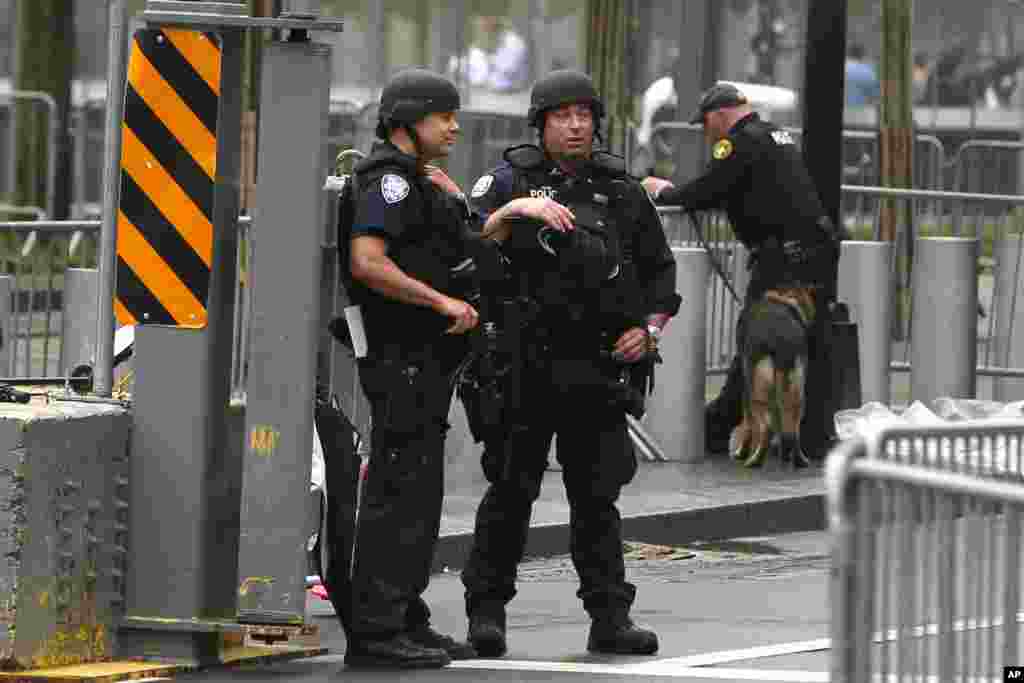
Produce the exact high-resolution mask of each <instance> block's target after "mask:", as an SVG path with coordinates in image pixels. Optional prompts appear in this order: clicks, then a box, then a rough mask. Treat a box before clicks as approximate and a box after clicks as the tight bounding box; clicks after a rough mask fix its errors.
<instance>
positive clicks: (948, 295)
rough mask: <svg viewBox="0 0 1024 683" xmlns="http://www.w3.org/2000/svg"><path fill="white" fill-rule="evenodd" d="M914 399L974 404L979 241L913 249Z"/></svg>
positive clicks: (922, 243) (954, 240) (929, 243)
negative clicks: (968, 400)
mask: <svg viewBox="0 0 1024 683" xmlns="http://www.w3.org/2000/svg"><path fill="white" fill-rule="evenodd" d="M915 254H916V256H915V258H914V275H913V278H914V284H913V294H912V296H913V300H912V304H911V305H912V307H913V314H912V316H911V323H910V324H911V328H910V334H911V351H912V354H911V357H912V359H913V362H912V363H911V367H910V387H911V399H912V400H915V401H921V402H923V403H926V404H927V403H929V402H931V401H932V400H934V399H936V398H939V397H942V396H949V397H951V398H974V395H975V388H976V380H977V376H976V367H977V358H978V276H977V272H976V269H977V263H978V240H977V238H973V237H922V238H920V239H918V240H917V241H916V243H915Z"/></svg>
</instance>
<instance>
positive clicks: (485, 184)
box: [469, 173, 494, 199]
mask: <svg viewBox="0 0 1024 683" xmlns="http://www.w3.org/2000/svg"><path fill="white" fill-rule="evenodd" d="M493 184H494V176H493V175H491V174H490V173H488V174H487V175H482V176H480V178H479V179H478V180H477V181H476V184H475V185H473V190H472V191H471V192H470V193H469V196H470V197H473V198H474V199H475V198H477V197H483V196H484V195H485V194H487V190H489V189H491V185H493Z"/></svg>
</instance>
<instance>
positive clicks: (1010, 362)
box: [992, 234, 1024, 401]
mask: <svg viewBox="0 0 1024 683" xmlns="http://www.w3.org/2000/svg"><path fill="white" fill-rule="evenodd" d="M995 248H996V253H995V258H996V301H995V309H996V310H995V316H996V338H995V360H994V362H993V363H992V364H993V365H996V366H998V367H1003V368H1022V367H1024V344H1021V342H1020V340H1021V339H1024V276H1022V273H1024V235H1020V234H1017V235H1009V236H1007V237H1005V238H1003V239H1002V240H1000V241H999V242H996V245H995ZM1014 339H1016V340H1017V343H1016V344H1014V343H1013V342H1014ZM1021 397H1024V379H1021V378H1019V377H1018V378H1014V377H1000V378H997V379H996V380H995V382H994V384H993V388H992V398H993V399H994V400H996V401H1018V400H1020V399H1021Z"/></svg>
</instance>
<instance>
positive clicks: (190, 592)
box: [100, 3, 308, 664]
mask: <svg viewBox="0 0 1024 683" xmlns="http://www.w3.org/2000/svg"><path fill="white" fill-rule="evenodd" d="M231 4H234V3H231ZM218 31H219V33H220V38H221V83H220V103H219V111H218V115H217V151H216V154H217V157H216V158H217V170H216V184H215V188H214V198H213V221H212V223H213V256H212V264H211V268H210V290H209V297H208V300H207V312H208V318H207V319H208V322H207V326H206V328H205V329H201V330H191V329H178V328H172V327H161V326H155V325H140V326H138V329H137V331H136V338H135V358H134V367H135V384H134V389H133V392H134V393H133V407H134V412H135V427H134V431H133V434H132V454H133V460H132V468H133V472H132V510H133V524H132V526H131V542H132V561H131V563H130V565H129V576H128V606H127V607H128V617H127V618H126V619H125V620H124V621H123V622H122V625H121V628H120V629H119V632H118V643H119V650H120V653H119V655H120V656H126V657H133V656H134V657H138V656H145V657H155V658H159V659H165V660H173V661H186V662H193V663H200V664H201V663H209V662H213V661H217V659H218V656H219V647H220V643H221V640H222V633H223V632H225V631H232V630H237V629H238V628H239V627H238V625H237V623H235V618H236V616H237V601H238V598H237V595H238V584H237V579H238V571H237V569H238V535H237V534H238V524H239V521H238V520H239V505H240V493H241V491H240V486H239V482H240V481H241V463H240V461H239V455H240V453H239V450H238V449H231V448H229V447H228V444H227V424H228V401H229V394H230V380H231V377H230V375H231V351H232V349H231V342H232V338H231V332H232V323H233V315H232V314H233V305H234V289H233V286H234V278H235V277H236V269H237V247H238V241H237V240H238V208H239V187H238V177H239V176H238V174H239V171H240V166H241V134H240V127H239V126H238V121H239V120H240V119H241V108H242V100H241V88H239V87H238V79H239V78H240V74H241V65H242V57H243V54H242V47H243V40H242V39H243V33H242V31H241V30H239V29H230V28H226V27H220V28H219V29H218ZM100 324H101V325H102V321H101V323H100ZM307 457H308V456H307ZM136 510H138V511H139V514H138V515H137V516H136V515H135V512H134V511H136ZM136 520H137V521H136ZM153 653H156V654H153Z"/></svg>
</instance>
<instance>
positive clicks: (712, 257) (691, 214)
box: [686, 210, 743, 306]
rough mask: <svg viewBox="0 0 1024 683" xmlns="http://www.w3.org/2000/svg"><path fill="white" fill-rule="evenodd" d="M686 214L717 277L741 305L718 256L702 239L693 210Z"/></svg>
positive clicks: (741, 303)
mask: <svg viewBox="0 0 1024 683" xmlns="http://www.w3.org/2000/svg"><path fill="white" fill-rule="evenodd" d="M686 216H687V218H689V219H690V222H691V223H692V224H693V232H694V233H695V234H696V235H697V241H698V242H700V246H702V247H704V251H706V252H707V253H708V258H709V259H710V260H711V267H712V268H714V270H715V272H716V273H717V274H718V277H720V278H722V282H724V283H725V288H726V289H728V290H729V293H730V294H732V298H733V299H734V300H735V301H736V303H737V304H739V305H741V306H742V305H743V299H741V298H740V295H739V294H737V293H736V290H735V288H733V286H732V281H731V280H730V279H729V275H728V273H726V272H725V269H724V268H723V267H722V264H721V263H719V262H718V258H717V257H716V256H715V252H713V251H711V247H709V246H708V243H707V242H705V241H704V234H703V232H702V231H701V227H700V223H698V222H697V218H696V216H695V215H694V212H693V211H692V210H686Z"/></svg>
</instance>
